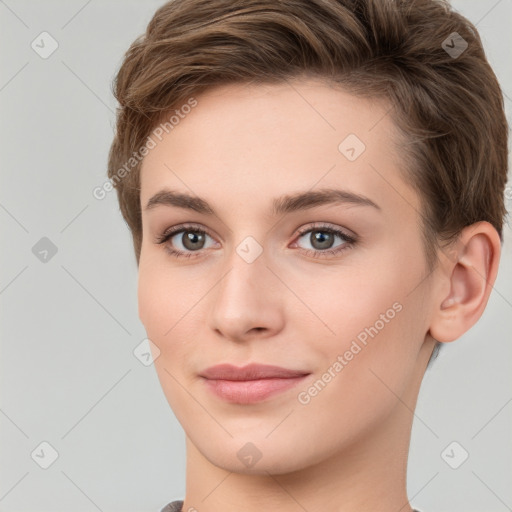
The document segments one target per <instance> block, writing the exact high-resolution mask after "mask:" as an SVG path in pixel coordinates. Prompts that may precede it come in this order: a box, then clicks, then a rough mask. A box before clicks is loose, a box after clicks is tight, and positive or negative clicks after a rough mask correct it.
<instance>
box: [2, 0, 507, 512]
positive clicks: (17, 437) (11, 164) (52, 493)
mask: <svg viewBox="0 0 512 512" xmlns="http://www.w3.org/2000/svg"><path fill="white" fill-rule="evenodd" d="M163 3H164V2H162V1H154V0H152V1H145V2H142V1H134V0H130V1H123V2H121V1H114V0H109V1H104V0H103V1H101V2H100V1H99V0H92V1H85V0H80V1H67V2H64V1H45V2H41V1H35V0H32V1H23V0H6V1H0V44H1V52H0V59H1V61H0V144H1V147H0V158H1V160H0V166H1V167H0V168H1V180H2V181H1V184H0V225H1V229H2V241H3V243H2V245H3V247H2V251H1V261H0V269H1V273H0V300H1V306H0V311H1V323H0V326H1V357H0V364H1V368H0V378H1V383H0V390H1V395H0V398H1V402H0V447H1V455H0V461H1V462H0V464H1V466H0V471H1V473H0V511H9V512H13V511H20V512H21V511H23V512H25V511H38V512H42V511H53V512H58V511H69V510H74V511H97V510H100V511H104V512H106V511H126V512H130V511H159V510H160V508H161V507H162V506H163V505H165V504H166V503H167V502H169V501H171V500H174V499H181V498H183V496H184V491H185V449H184V439H185V437H184V433H183V431H182V429H181V426H180V425H179V423H178V422H177V420H176V419H175V417H174V415H173V413H172V411H171V409H170V408H169V406H168V404H167V402H166V400H165V397H164V395H163V393H162V391H161V388H160V385H159V382H158V379H157V377H156V373H155V371H154V368H153V367H152V366H145V365H143V364H142V363H141V362H140V360H139V359H137V358H136V357H135V356H134V354H133V350H134V349H135V348H136V347H137V346H138V345H139V344H140V343H141V341H142V340H143V339H144V338H145V331H144V329H143V326H142V324H141V323H140V321H139V319H138V314H137V301H136V291H137V269H136V264H135V259H134V256H133V250H132V244H131V239H130V235H129V232H128V230H127V228H126V227H125V224H124V221H123V220H122V219H121V216H120V213H119V211H118V204H117V200H116V197H115V193H110V194H108V195H107V197H106V198H105V199H104V200H101V201H100V200H97V199H95V198H94V197H93V195H92V190H93V188H94V187H96V186H100V185H102V184H103V183H104V181H105V179H106V160H107V152H108V149H109V146H110V143H111V140H112V134H113V126H114V111H115V107H116V104H115V101H114V98H113V97H112V95H111V91H110V83H111V80H112V78H113V76H114V74H115V72H116V71H117V69H118V66H119V65H120V62H121V58H122V55H123V53H124V52H125V51H126V50H127V49H128V46H129V44H130V43H131V42H132V41H133V39H134V38H135V37H136V36H138V35H139V34H140V33H142V32H143V31H144V30H145V27H146V25H147V23H148V22H149V20H150V18H151V17H152V15H153V13H154V11H155V10H156V8H157V7H159V6H160V5H162V4H163ZM454 5H455V6H456V7H457V8H458V9H459V10H460V11H461V12H462V13H463V14H465V15H466V16H467V17H468V18H469V19H470V20H472V21H473V22H474V23H476V24H477V27H478V29H479V31H480V33H481V35H482V37H483V40H484V45H485V48H486V51H487V53H488V57H489V60H490V62H491V64H492V65H493V67H494V69H495V71H496V73H497V75H498V78H499V79H500V81H501V84H502V87H503V89H504V91H505V93H506V95H507V99H506V105H507V114H508V118H509V120H510V119H511V116H510V114H511V111H512V100H511V98H512V65H511V49H512V35H511V34H512V31H511V27H512V0H501V1H496V0H492V1H483V0H472V1H469V0H459V1H456V2H454ZM43 31H47V32H49V33H50V34H51V36H52V37H53V38H54V39H55V40H56V41H57V42H58V45H59V46H58V49H57V50H56V51H55V52H54V53H53V54H52V55H51V56H50V57H48V58H47V59H43V58H41V57H40V56H39V55H38V54H37V53H36V52H35V51H34V50H33V49H32V48H31V43H32V41H33V40H34V39H36V37H37V36H38V35H39V34H40V33H41V32H43ZM47 47H48V46H47ZM511 190H512V189H510V188H509V193H510V191H511ZM508 208H509V209H511V208H512V201H511V200H509V201H508ZM511 235H512V233H511V229H510V226H508V227H507V229H506V232H505V244H504V247H503V254H502V263H501V268H500V272H499V276H498V280H497V282H496V285H495V289H494V291H493V293H492V295H491V298H490V302H489V305H488V307H487V310H486V311H485V313H484V315H483V317H482V319H481V320H480V321H479V322H478V324H477V325H476V326H475V327H474V328H472V329H471V330H470V331H469V332H468V333H467V334H466V335H465V336H463V338H461V339H460V340H458V341H457V342H455V343H452V344H448V345H445V346H444V348H443V350H442V351H441V354H440V356H439V358H438V360H437V362H436V363H435V364H434V366H433V368H432V369H431V370H429V371H428V372H427V374H426V376H425V379H424V383H423V387H422V390H421V394H420V398H419V403H418V407H417V410H416V419H415V422H414V426H413V435H412V443H411V452H410V460H409V461H410V462H409V471H408V479H409V480H408V492H409V496H410V498H411V502H412V504H413V505H414V506H416V507H417V508H419V509H420V510H422V511H425V512H440V511H448V510H450V511H452V512H453V511H468V512H469V511H480V512H483V511H485V512H501V511H506V510H512V487H511V486H510V482H511V481H512V480H511V478H512V456H511V455H512V450H511V447H512V441H511V436H510V432H512V429H511V423H512V422H511V419H512V404H511V401H512V386H511V382H512V377H511V366H512V365H511V360H512V358H511V355H512V346H511V343H510V341H511V340H510V330H511V327H512V321H511V319H512V286H511V284H512V275H511V274H512V258H511V255H512V241H511V239H512V236H511ZM43 237H47V238H48V239H49V240H51V242H52V243H53V244H54V245H55V246H56V248H57V253H56V254H55V255H53V257H51V252H50V253H49V254H48V256H47V260H48V261H47V262H46V263H45V262H42V261H40V259H38V258H37V257H36V255H35V254H34V253H33V250H32V248H33V247H34V246H35V245H36V244H37V243H38V242H39V241H40V239H41V238H43ZM44 243H45V242H39V244H44ZM36 247H39V246H36ZM40 250H41V249H40ZM43 441H46V442H48V443H50V444H51V445H52V446H53V447H54V448H55V450H56V451H57V452H58V458H57V459H56V461H55V462H54V463H53V464H52V465H51V466H50V467H49V468H48V469H42V468H41V467H40V466H39V465H38V464H37V463H36V462H35V460H37V457H36V456H35V455H34V459H33V458H32V457H31V454H32V453H33V452H34V450H36V453H39V460H40V461H41V460H43V459H44V457H48V454H49V451H48V450H47V449H46V450H43V452H41V451H40V450H41V447H40V443H41V442H43ZM452 441H456V442H457V443H459V444H460V446H462V447H463V448H464V449H465V450H466V451H467V452H468V453H469V458H468V459H467V460H466V461H465V462H464V463H463V464H462V465H461V466H460V467H459V468H458V469H452V468H451V467H449V465H448V464H447V463H446V462H445V459H446V457H445V458H444V459H443V457H442V456H441V453H442V452H443V450H444V449H445V448H446V447H447V446H448V445H449V444H450V443H451V442H452ZM38 450H39V451H38ZM43 453H44V456H43V455H42V454H43ZM449 453H450V455H452V457H451V461H453V460H455V461H456V460H457V458H458V457H460V448H458V447H456V449H455V450H454V451H453V452H451V451H449ZM47 460H48V459H47ZM397 512H398V511H397Z"/></svg>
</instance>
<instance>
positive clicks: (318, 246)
mask: <svg viewBox="0 0 512 512" xmlns="http://www.w3.org/2000/svg"><path fill="white" fill-rule="evenodd" d="M306 235H308V236H307V237H306ZM301 238H304V239H305V240H306V243H308V244H309V245H310V246H311V247H312V249H310V248H306V249H305V252H306V254H307V255H308V256H313V257H314V258H318V257H325V256H331V255H335V254H338V253H340V252H341V251H344V250H346V249H348V248H349V247H352V246H353V245H354V244H355V243H356V238H355V237H354V236H351V235H349V234H347V233H345V232H344V231H341V230H340V229H337V228H333V227H330V226H327V225H325V224H320V225H319V224H315V225H314V226H313V227H311V226H310V227H309V228H306V229H302V230H301V231H300V232H299V238H298V239H301ZM336 238H338V239H340V240H341V243H339V244H338V245H334V243H335V240H336Z"/></svg>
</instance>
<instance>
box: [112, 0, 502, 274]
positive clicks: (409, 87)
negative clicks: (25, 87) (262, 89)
mask: <svg viewBox="0 0 512 512" xmlns="http://www.w3.org/2000/svg"><path fill="white" fill-rule="evenodd" d="M454 33H457V34H454ZM455 38H458V39H455ZM454 41H458V42H459V43H460V42H461V41H462V45H463V47H462V48H463V51H462V53H461V54H460V55H454V53H453V52H450V51H449V49H450V48H455V42H454ZM466 43H467V48H465V49H464V45H465V44H466ZM302 76H304V77H307V76H311V77H313V76H316V77H320V78H324V79H326V80H329V81H331V82H333V83H337V84H339V85H340V86H341V87H343V88H344V89H345V90H347V91H349V92H352V93H354V94H356V95H361V96H366V97H378V98H384V99H386V100H388V101H389V105H390V107H392V112H391V114H390V115H392V116H393V120H394V122H395V124H396V125H397V127H398V128H399V129H400V131H401V132H402V133H403V134H404V136H405V139H404V140H406V141H407V142H406V143H405V144H404V145H403V155H404V163H405V165H404V168H405V169H406V172H405V178H406V179H407V180H408V181H409V182H410V183H411V184H413V185H414V187H415V188H416V190H418V192H419V194H420V197H421V200H422V212H421V213H422V218H423V235H424V240H425V247H426V254H427V260H428V261H429V262H430V263H431V262H432V261H433V257H434V256H435V254H436V248H438V247H439V242H441V241H448V242H449V241H451V240H453V239H454V238H455V237H456V236H457V234H459V233H460V231H461V230H462V228H464V227H465V226H468V225H470V224H472V223H474V222H477V221H480V220H485V221H488V222H490V223H491V224H492V225H493V226H494V227H495V228H496V230H497V231H498V233H499V235H500V238H501V239H502V223H503V219H504V217H505V214H506V209H505V205H504V189H505V185H506V181H507V165H508V164H507V138H508V125H507V120H506V117H505V112H504V105H503V96H502V93H501V89H500V86H499V84H498V81H497V79H496V76H495V74H494V72H493V71H492V69H491V67H490V65H489V63H488V62H487V59H486V57H485V53H484V50H483V47H482V42H481V39H480V36H479V34H478V32H477V30H476V28H475V26H474V25H472V24H471V23H470V22H469V21H468V20H467V19H466V18H464V17H463V16H462V15H460V14H458V13H457V12H455V11H454V10H453V9H452V8H451V7H450V6H449V4H448V3H447V2H445V1H442V0H406V1H401V0H277V1H276V0H208V1H204V0H172V1H170V2H168V3H166V4H165V5H163V6H162V7H160V8H159V9H158V10H157V11H156V13H155V14H154V16H153V18H152V20H151V21H150V23H149V25H148V27H147V30H146V33H145V34H144V35H141V36H140V37H138V38H137V39H136V40H135V41H134V42H133V43H132V45H131V46H130V48H129V49H128V51H127V52H126V54H125V56H124V60H123V62H122V65H121V67H120V69H119V72H118V74H117V76H116V78H115V80H114V82H113V89H114V95H115V97H116V99H117V100H118V102H119V108H118V112H117V120H116V121H117V125H116V133H115V137H114V140H113V143H112V146H111V149H110V153H109V160H108V176H109V178H110V180H111V181H112V183H113V185H114V187H115V188H116V190H117V194H118V199H119V204H120V209H121V212H122V215H123V217H124V219H125V221H126V222H127V224H128V226H129V228H130V230H131V233H132V236H133V244H134V249H135V256H136V259H137V264H138V263H139V258H140V250H141V244H142V220H141V207H140V165H141V164H140V161H139V162H136V163H135V164H132V167H133V169H132V170H130V172H126V162H127V161H129V160H130V159H131V158H132V156H133V153H134V152H136V151H138V150H139V149H140V148H141V147H142V146H143V145H144V142H145V141H146V139H147V138H148V136H149V135H150V133H151V132H152V130H153V129H154V128H155V126H157V125H158V124H159V123H160V122H161V120H162V117H163V115H164V114H165V113H168V112H170V111H171V110H172V109H175V108H177V107H179V106H180V105H182V104H184V103H185V102H186V101H187V99H190V98H191V97H192V96H193V95H197V94H199V93H201V92H202V91H205V90H207V89H211V88H213V87H215V86H219V85H224V84H229V83H234V82H245V83H249V82H255V83H279V82H283V81H285V80H287V79H289V78H298V77H302ZM123 165H124V166H125V172H123V173H122V174H121V173H120V172H119V170H120V169H121V168H122V166H123ZM121 175H122V179H121V178H120V176H121Z"/></svg>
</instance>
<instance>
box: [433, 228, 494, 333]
mask: <svg viewBox="0 0 512 512" xmlns="http://www.w3.org/2000/svg"><path fill="white" fill-rule="evenodd" d="M441 252H442V254H441V255H440V256H443V258H442V261H441V270H442V272H441V273H442V274H443V276H442V277H441V279H442V280H443V282H442V283H441V284H442V285H441V286H440V287H439V290H440V291H439V292H438V293H437V296H436V297H435V299H436V302H435V304H434V311H433V317H432V322H431V325H430V330H429V332H430V335H431V336H432V337H433V338H434V339H436V340H437V341H441V342H449V341H454V340H456V339H457V338H459V337H460V336H462V334H464V333H465V332H466V331H468V330H469V329H470V328H471V327H472V326H473V325H474V324H475V323H476V322H477V320H478V319H479V318H480V316H481V315H482V313H483V311H484V309H485V306H486V305H487V301H488V300H489V296H490V294H491V291H492V287H493V285H494V282H495V280H496V276H497V274H498V264H499V260H500V254H501V240H500V237H499V234H498V232H497V231H496V229H495V228H494V226H493V225H492V224H490V223H489V222H485V221H482V222H477V223H475V224H472V225H471V226H467V227H466V228H464V229H463V230H462V232H461V234H460V237H459V238H458V240H457V242H456V243H455V244H454V245H451V246H450V247H449V249H443V250H442V251H441Z"/></svg>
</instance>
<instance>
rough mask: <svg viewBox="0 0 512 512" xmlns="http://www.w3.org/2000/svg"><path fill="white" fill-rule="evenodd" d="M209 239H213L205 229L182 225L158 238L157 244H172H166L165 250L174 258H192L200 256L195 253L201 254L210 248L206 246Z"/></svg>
mask: <svg viewBox="0 0 512 512" xmlns="http://www.w3.org/2000/svg"><path fill="white" fill-rule="evenodd" d="M207 237H208V238H212V237H210V235H209V234H208V233H207V232H206V231H205V230H204V229H201V228H199V227H196V226H183V225H181V226H174V227H172V228H170V229H168V230H166V231H165V232H164V233H163V234H161V235H159V236H157V238H156V243H157V244H165V243H166V242H170V243H169V244H166V247H165V248H166V250H167V251H168V252H169V253H170V254H171V255H172V256H175V257H177V258H181V257H185V258H191V257H195V256H199V254H194V252H197V253H200V252H201V251H202V250H203V249H207V248H208V246H205V241H206V238H207ZM213 245H214V244H213ZM176 247H177V249H176Z"/></svg>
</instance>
